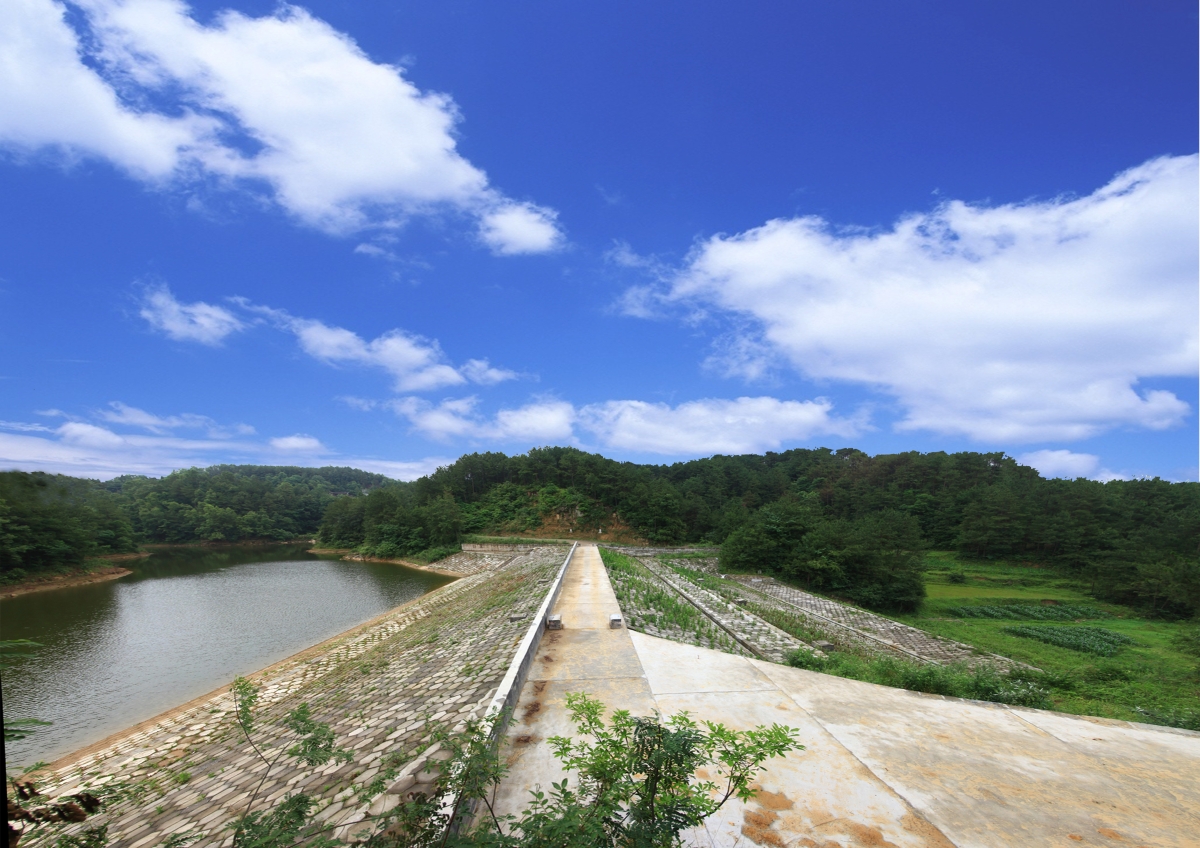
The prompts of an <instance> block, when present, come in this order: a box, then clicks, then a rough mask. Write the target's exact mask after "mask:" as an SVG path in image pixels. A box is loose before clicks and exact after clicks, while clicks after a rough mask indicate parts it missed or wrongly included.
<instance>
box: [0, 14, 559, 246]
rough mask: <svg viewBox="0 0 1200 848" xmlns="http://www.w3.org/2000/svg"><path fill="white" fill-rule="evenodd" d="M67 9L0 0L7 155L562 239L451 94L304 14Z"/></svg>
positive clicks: (504, 241)
mask: <svg viewBox="0 0 1200 848" xmlns="http://www.w3.org/2000/svg"><path fill="white" fill-rule="evenodd" d="M74 9H81V10H82V12H83V13H84V14H83V15H82V16H72V17H71V19H70V21H68V18H67V16H66V9H65V7H64V6H63V5H62V4H60V3H57V2H54V0H9V2H6V3H4V4H0V143H2V144H5V145H6V146H8V147H9V148H11V149H15V150H19V151H26V152H37V151H42V150H57V151H60V152H63V153H66V154H67V155H68V156H93V157H99V158H102V159H106V160H108V161H110V162H112V163H113V164H114V165H116V166H117V167H119V168H121V169H123V170H125V171H126V172H128V173H129V174H130V175H132V176H134V177H135V178H138V179H142V180H148V181H152V182H155V183H156V184H159V185H165V184H166V183H167V182H169V181H175V182H176V183H182V184H186V183H189V182H196V181H198V180H209V181H212V180H216V181H217V182H219V183H221V184H223V185H225V186H234V185H241V186H243V187H248V188H254V187H256V186H257V187H259V188H266V189H267V190H268V192H269V196H270V197H272V198H273V199H274V201H275V202H276V203H278V204H279V205H280V206H281V207H282V208H284V209H285V210H287V211H288V212H289V213H290V214H292V215H293V216H295V217H296V218H297V219H299V220H300V221H302V222H303V223H305V224H307V225H310V226H313V227H316V228H319V229H322V230H324V231H326V232H330V233H348V232H352V231H356V230H360V229H362V228H365V227H371V226H377V225H394V224H395V223H397V222H399V221H402V220H403V219H404V218H406V217H408V216H411V215H416V214H426V213H430V212H433V211H436V210H437V209H439V208H450V209H456V210H458V211H460V212H463V213H466V214H468V215H470V216H472V217H474V218H475V219H476V222H477V226H478V232H479V238H480V239H481V240H482V241H483V242H484V243H485V244H486V245H487V246H489V247H490V248H491V249H492V250H493V251H494V252H495V253H497V254H500V255H511V254H518V253H542V252H546V251H549V250H553V249H555V248H556V247H558V245H559V243H560V241H561V233H560V232H559V230H558V227H557V226H556V224H555V222H554V219H555V213H554V212H553V211H552V210H549V209H545V208H542V207H538V206H534V205H532V204H528V203H520V202H516V201H513V200H510V199H508V198H506V197H504V196H503V195H502V194H500V193H499V192H498V191H496V190H495V189H494V188H491V187H489V185H488V180H487V176H486V175H485V174H484V173H483V171H481V170H480V169H478V168H477V167H475V166H474V165H472V164H471V163H470V162H468V161H467V160H466V159H464V158H463V157H462V156H461V155H459V153H458V152H457V149H456V141H455V137H454V131H455V125H456V123H457V122H458V112H457V108H456V106H455V104H454V102H453V101H452V100H451V99H450V98H449V97H448V96H446V95H443V94H437V93H431V92H423V91H421V90H419V89H418V88H417V87H416V86H415V85H413V84H412V83H411V82H409V81H408V80H407V79H406V78H405V76H404V72H403V69H402V68H400V67H397V66H394V65H387V64H381V63H378V62H375V61H372V59H371V58H370V57H369V56H367V55H366V54H365V53H364V52H363V51H362V49H361V48H360V47H359V46H358V45H357V44H356V43H355V42H354V41H353V40H352V39H351V38H350V37H349V36H347V35H345V34H344V33H341V32H338V31H337V30H335V29H333V28H332V27H330V26H329V25H328V24H326V23H325V22H323V21H321V20H318V19H317V18H315V17H313V16H312V15H311V14H309V13H308V12H307V11H305V10H304V9H301V8H299V7H296V6H290V5H287V4H284V5H281V6H280V7H279V8H278V10H277V11H276V12H275V13H274V14H272V15H266V16H263V17H258V18H255V17H249V16H247V15H244V14H241V13H239V12H236V11H225V12H221V13H220V14H218V15H217V16H216V17H215V18H214V19H213V21H212V23H211V24H207V25H206V24H201V23H199V22H198V21H197V20H196V19H195V18H193V17H192V16H191V10H190V9H189V7H188V6H187V5H186V4H185V3H182V2H179V0H78V3H77V6H76V7H73V10H74ZM73 25H74V26H78V27H79V30H78V31H77V30H76V29H75V28H74V26H73ZM85 58H86V59H87V61H86V62H85ZM154 104H157V106H156V105H154Z"/></svg>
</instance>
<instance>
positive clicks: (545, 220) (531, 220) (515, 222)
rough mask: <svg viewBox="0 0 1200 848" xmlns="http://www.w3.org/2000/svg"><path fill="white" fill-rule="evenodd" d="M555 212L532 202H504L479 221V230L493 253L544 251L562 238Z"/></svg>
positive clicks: (554, 247)
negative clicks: (555, 220)
mask: <svg viewBox="0 0 1200 848" xmlns="http://www.w3.org/2000/svg"><path fill="white" fill-rule="evenodd" d="M557 216H558V215H557V213H556V212H555V211H554V210H552V209H547V208H545V207H543V206H534V205H533V204H532V203H505V204H503V205H501V206H500V207H499V208H497V209H494V210H492V211H491V212H488V213H487V214H485V215H484V216H483V218H482V219H481V220H480V222H479V234H480V236H481V237H482V238H483V241H484V243H485V244H487V246H488V247H490V248H491V249H492V252H493V253H496V254H499V255H501V256H514V255H516V254H520V253H546V252H548V251H551V250H555V249H556V248H558V247H559V245H560V243H561V242H562V234H561V233H560V232H559V230H558V227H557V226H556V225H555V223H554V219H555V218H556V217H557Z"/></svg>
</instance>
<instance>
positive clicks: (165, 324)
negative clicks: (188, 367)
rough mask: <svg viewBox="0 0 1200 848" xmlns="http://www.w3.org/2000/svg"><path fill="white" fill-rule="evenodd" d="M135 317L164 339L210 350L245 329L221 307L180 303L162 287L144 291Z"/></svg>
mask: <svg viewBox="0 0 1200 848" xmlns="http://www.w3.org/2000/svg"><path fill="white" fill-rule="evenodd" d="M138 314H139V315H141V316H142V317H143V318H145V319H146V321H147V323H149V324H150V326H151V327H153V328H154V329H156V330H159V331H160V332H162V333H165V334H166V336H167V337H168V338H171V339H174V340H176V341H186V342H199V343H200V344H205V345H209V346H212V347H215V346H217V345H219V344H220V343H221V342H223V341H224V340H225V338H226V337H227V336H229V335H231V334H233V333H236V332H238V331H240V330H244V329H246V324H245V322H243V321H242V320H241V319H240V318H238V317H237V316H236V315H234V314H233V313H232V312H230V311H229V310H228V309H226V308H225V307H223V306H214V305H212V304H211V303H203V302H196V303H180V302H179V301H178V300H177V299H176V298H175V295H173V294H171V290H170V289H169V288H167V287H166V286H155V287H152V288H149V289H147V290H146V291H145V292H144V293H143V296H142V302H141V309H140V310H139V311H138Z"/></svg>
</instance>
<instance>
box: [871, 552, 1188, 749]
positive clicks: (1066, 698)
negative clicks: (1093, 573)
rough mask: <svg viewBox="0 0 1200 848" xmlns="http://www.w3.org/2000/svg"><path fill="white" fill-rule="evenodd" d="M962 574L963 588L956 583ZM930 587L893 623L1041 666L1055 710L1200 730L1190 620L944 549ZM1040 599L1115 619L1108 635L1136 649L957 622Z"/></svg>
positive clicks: (1018, 623) (935, 559) (977, 621)
mask: <svg viewBox="0 0 1200 848" xmlns="http://www.w3.org/2000/svg"><path fill="white" fill-rule="evenodd" d="M955 573H958V574H961V575H963V576H964V577H965V581H964V582H962V583H951V582H949V580H950V575H952V574H955ZM926 587H927V589H928V590H929V597H928V598H927V600H926V601H925V604H924V605H923V606H922V608H921V610H920V612H918V613H916V614H913V615H905V616H895V618H897V619H898V620H900V621H904V622H905V623H907V624H911V625H913V626H914V627H920V628H921V629H923V630H927V631H929V632H930V633H934V634H937V635H939V636H946V637H948V638H950V639H955V640H957V641H959V642H964V643H966V644H968V645H972V646H974V647H977V648H981V649H983V650H985V651H991V652H993V653H997V654H1001V655H1003V656H1007V657H1012V658H1013V659H1017V660H1021V661H1022V662H1026V663H1029V664H1030V665H1034V666H1037V667H1038V668H1040V669H1042V670H1043V671H1044V672H1046V675H1045V677H1043V678H1042V679H1041V680H1039V683H1040V684H1041V685H1043V686H1046V687H1047V688H1048V689H1049V693H1050V703H1051V705H1052V707H1053V709H1056V710H1060V711H1062V712H1068V713H1076V714H1079V715H1096V716H1104V717H1107V718H1120V719H1127V720H1130V721H1145V722H1149V723H1152V724H1167V725H1172V726H1176V727H1185V728H1188V729H1191V730H1200V667H1198V660H1197V657H1195V656H1192V655H1190V654H1189V653H1187V652H1186V651H1184V650H1183V649H1182V647H1181V641H1180V639H1179V634H1180V633H1182V632H1184V631H1186V630H1187V628H1188V627H1189V625H1188V624H1187V623H1185V622H1172V621H1163V620H1153V619H1146V618H1142V617H1141V616H1140V615H1138V613H1137V612H1136V611H1135V610H1131V609H1129V608H1127V607H1121V606H1118V605H1115V604H1108V603H1104V602H1100V601H1097V600H1095V599H1094V598H1092V597H1091V596H1090V595H1089V594H1088V593H1087V588H1088V587H1087V586H1086V585H1083V584H1081V583H1077V582H1074V581H1071V580H1070V579H1069V578H1066V577H1064V576H1063V575H1061V574H1058V573H1055V572H1053V571H1051V570H1049V569H1046V568H1038V567H1032V566H1025V565H1019V564H1013V563H1003V562H972V561H970V560H958V559H957V558H956V557H955V556H954V555H953V554H949V553H946V552H934V553H931V554H929V556H928V559H927V569H926ZM1042 600H1054V601H1060V602H1069V603H1072V604H1079V605H1085V606H1088V607H1091V608H1093V609H1096V610H1099V611H1100V612H1102V613H1107V616H1106V617H1104V618H1103V628H1104V629H1105V630H1108V631H1112V632H1113V633H1116V634H1119V636H1120V637H1124V638H1125V639H1129V640H1130V642H1129V643H1127V644H1122V645H1121V647H1120V649H1119V650H1118V651H1117V652H1116V653H1115V655H1113V656H1110V657H1103V656H1096V655H1093V654H1089V653H1085V652H1081V651H1079V650H1073V649H1072V648H1070V647H1065V646H1062V645H1054V644H1047V643H1045V642H1042V641H1039V640H1038V639H1036V638H1029V636H1028V634H1026V635H1022V630H1023V629H1028V622H1029V620H1028V619H1027V618H1024V617H1022V616H1020V615H1017V614H1014V615H1013V617H1012V618H1011V619H1003V618H990V617H977V618H976V617H960V616H957V615H954V611H958V610H957V608H962V607H970V606H989V607H1000V608H1003V607H1004V606H1005V605H1006V603H1008V604H1014V605H1015V604H1029V603H1031V602H1032V603H1037V602H1039V601H1042ZM1019 609H1020V607H1018V608H1017V610H1014V613H1016V612H1017V611H1018V610H1019ZM1089 624H1090V623H1089ZM1057 626H1061V627H1083V626H1084V625H1073V624H1067V623H1064V624H1061V625H1057ZM1013 631H1017V632H1013ZM1117 641H1119V642H1123V641H1124V640H1123V639H1118V640H1117Z"/></svg>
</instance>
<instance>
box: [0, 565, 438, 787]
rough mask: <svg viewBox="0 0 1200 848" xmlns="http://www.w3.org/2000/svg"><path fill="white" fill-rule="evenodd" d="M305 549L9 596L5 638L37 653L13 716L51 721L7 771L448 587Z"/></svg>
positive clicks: (17, 691)
mask: <svg viewBox="0 0 1200 848" xmlns="http://www.w3.org/2000/svg"><path fill="white" fill-rule="evenodd" d="M306 547H307V546H306V545H299V546H297V545H270V546H246V547H236V546H231V547H227V548H208V549H204V548H176V549H171V550H165V551H157V552H155V553H154V554H152V555H151V556H149V557H147V558H145V559H140V560H132V561H130V562H127V563H122V565H125V566H127V567H128V568H131V569H132V570H133V572H134V573H133V574H130V575H128V576H126V577H122V578H120V579H119V580H110V581H107V582H104V583H96V584H93V585H90V586H77V587H72V588H66V589H54V590H51V591H46V592H33V593H31V594H28V595H20V596H18V597H15V598H10V599H8V600H5V601H0V638H3V639H32V640H34V641H35V642H40V643H41V644H42V645H43V646H44V647H42V648H39V649H37V656H36V658H34V659H31V660H25V661H23V662H20V663H18V664H17V665H16V667H15V668H12V669H10V670H9V671H7V672H5V674H4V679H3V689H4V691H3V696H4V716H5V718H6V719H14V718H22V717H30V716H32V717H36V718H40V719H42V720H43V721H50V722H53V725H52V726H51V727H44V728H39V729H38V730H37V732H36V733H34V734H32V735H31V736H29V737H28V738H26V739H24V740H22V741H18V742H10V743H8V744H7V745H6V749H7V751H6V753H7V756H8V764H9V767H10V768H12V767H14V766H16V765H18V764H29V763H33V762H37V761H38V760H45V761H47V762H50V761H53V760H55V759H56V758H58V757H61V756H63V755H64V754H69V753H70V752H72V751H75V750H77V749H79V748H82V747H83V746H85V745H90V744H91V743H93V742H98V741H99V740H101V739H103V738H104V737H105V736H108V735H109V734H111V733H115V732H117V731H119V730H122V729H124V728H126V727H129V726H131V725H134V724H137V723H138V722H140V721H145V720H146V719H148V718H152V717H153V716H155V715H157V714H158V713H161V712H163V711H164V710H168V709H171V708H172V707H176V706H178V705H180V704H182V703H185V702H186V701H189V700H191V699H192V698H195V697H198V696H200V695H203V694H204V693H206V692H209V691H211V690H213V689H215V688H217V687H218V686H221V685H224V684H226V683H229V681H231V680H232V679H233V678H234V677H235V676H237V675H239V674H247V673H249V672H253V671H257V670H259V669H261V668H264V667H265V666H268V665H270V664H271V663H274V662H277V661H279V660H282V659H284V658H286V657H289V656H291V655H292V654H294V653H296V652H298V651H302V650H304V649H305V648H307V647H310V646H312V645H315V644H317V643H318V642H321V641H323V640H325V639H328V638H329V637H331V636H335V635H337V634H338V633H341V632H342V631H344V630H348V629H350V628H351V627H354V626H355V625H356V624H360V623H362V622H364V621H366V620H368V619H370V618H373V617H374V616H376V615H379V614H380V613H382V612H385V611H387V610H389V609H391V608H392V607H395V606H398V605H399V604H402V603H404V602H405V601H410V600H412V599H413V598H417V597H419V596H421V595H423V594H425V593H426V592H429V591H431V590H433V589H436V588H437V587H438V586H442V585H444V584H445V583H447V582H448V579H447V578H445V577H441V576H439V575H436V574H430V573H428V572H424V571H417V570H415V569H410V568H404V567H403V566H399V565H391V564H388V563H371V562H340V561H338V560H337V559H336V557H330V556H324V557H322V556H319V555H315V554H310V553H307V552H306V550H305V548H306Z"/></svg>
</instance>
